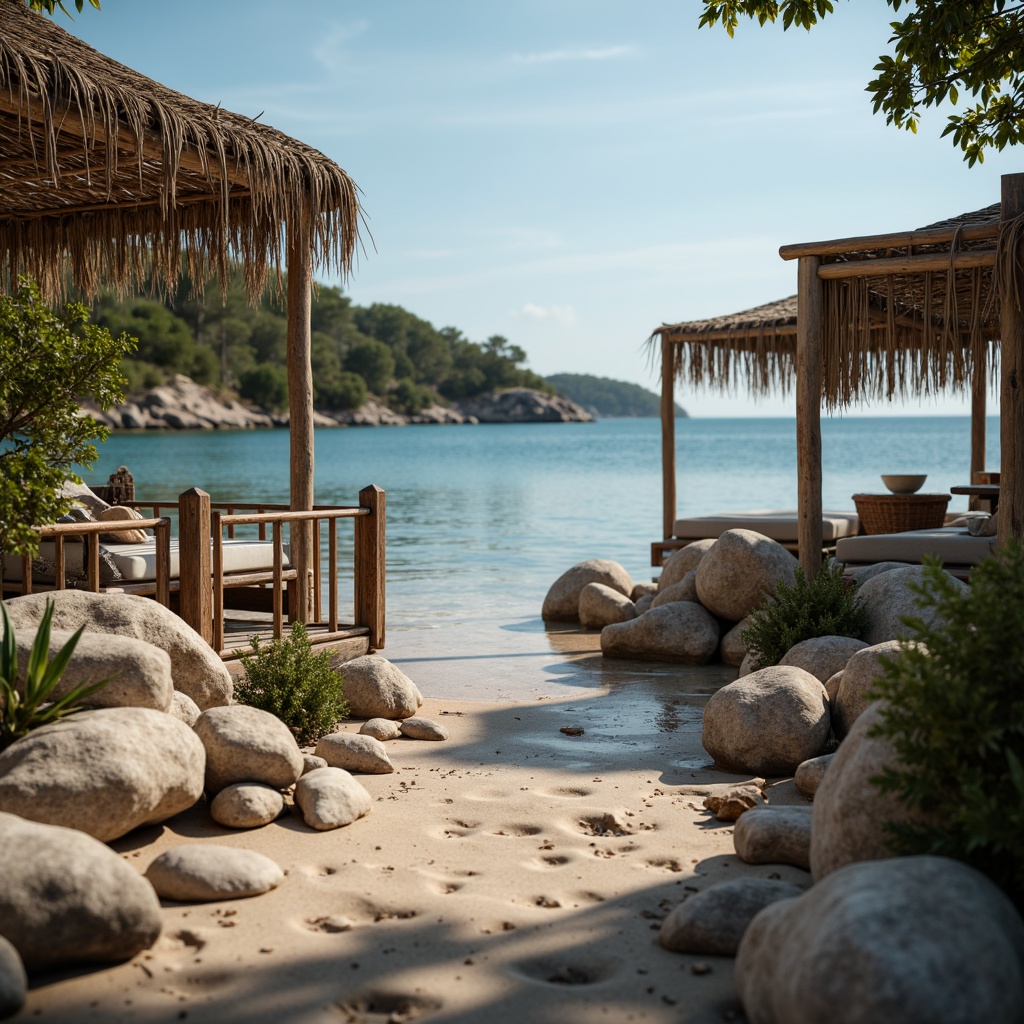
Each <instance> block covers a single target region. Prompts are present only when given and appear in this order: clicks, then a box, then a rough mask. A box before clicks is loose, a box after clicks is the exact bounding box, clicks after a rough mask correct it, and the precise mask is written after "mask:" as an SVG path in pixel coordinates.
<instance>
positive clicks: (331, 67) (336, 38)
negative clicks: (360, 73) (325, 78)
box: [313, 19, 370, 71]
mask: <svg viewBox="0 0 1024 1024" xmlns="http://www.w3.org/2000/svg"><path fill="white" fill-rule="evenodd" d="M369 27H370V23H369V22H368V21H366V20H365V19H360V20H359V21H351V22H349V23H348V24H346V25H334V26H333V27H332V28H331V29H330V31H329V32H328V33H327V34H326V35H325V36H324V37H323V39H321V40H320V42H318V43H317V45H316V46H314V47H313V56H314V57H315V58H316V60H317V61H319V62H320V63H321V64H322V65H323V66H324V67H325V68H326V69H327V70H328V71H338V70H339V69H340V68H341V67H342V65H343V64H344V63H345V54H344V52H343V51H344V47H345V44H346V43H347V42H349V40H351V39H354V38H355V37H356V36H358V35H361V34H362V33H363V32H365V31H366V30H367V29H368V28H369Z"/></svg>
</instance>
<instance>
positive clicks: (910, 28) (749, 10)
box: [700, 0, 1024, 166]
mask: <svg viewBox="0 0 1024 1024" xmlns="http://www.w3.org/2000/svg"><path fill="white" fill-rule="evenodd" d="M886 2H887V3H888V5H889V6H890V7H891V8H892V9H893V11H894V12H898V11H900V10H903V11H904V13H905V16H904V18H903V20H902V21H893V22H891V23H890V28H891V29H892V35H891V36H890V38H889V44H890V45H891V46H892V53H888V54H883V55H882V56H880V57H879V58H878V63H877V64H876V65H875V67H874V70H875V71H876V72H877V77H875V78H873V79H872V80H871V81H870V82H869V83H868V86H867V92H868V93H870V95H871V97H872V100H871V102H872V106H873V108H874V112H875V113H876V114H877V113H880V112H881V113H883V114H885V119H886V123H887V124H891V125H895V126H896V127H897V128H903V129H906V130H907V131H911V132H915V133H916V132H917V129H918V126H919V125H920V121H921V117H922V114H923V112H924V111H925V110H926V109H928V108H929V107H937V106H939V105H940V104H942V103H945V102H947V101H948V102H949V103H951V104H952V105H953V106H954V107H955V106H958V105H959V104H960V101H961V99H962V98H967V97H970V100H973V102H970V100H969V101H968V102H966V103H965V104H964V106H963V107H961V109H959V110H958V111H957V112H956V113H953V114H950V115H949V116H948V117H947V121H946V126H945V128H944V129H943V131H942V135H943V137H945V136H952V140H953V144H954V145H955V146H958V147H959V148H960V149H961V150H962V151H963V154H964V159H965V160H966V161H967V163H968V166H973V165H974V164H976V163H980V162H982V161H984V159H985V151H986V150H995V151H997V152H998V151H1000V150H1003V149H1005V148H1006V147H1007V146H1014V145H1017V144H1018V143H1019V142H1021V141H1024V5H1022V4H1021V3H1018V2H1012V0H916V2H914V3H911V0H886ZM834 13H835V5H834V4H833V3H832V0H704V11H703V13H702V14H701V16H700V27H701V28H704V27H706V26H707V27H710V26H714V25H718V24H720V25H721V26H722V27H723V28H724V29H725V31H726V32H727V33H728V34H729V35H730V36H732V35H733V34H734V33H735V31H736V29H737V27H738V26H739V23H740V20H741V19H742V18H747V19H751V20H756V21H757V22H758V23H759V24H760V25H765V24H767V23H769V22H773V23H774V22H776V21H780V20H781V22H782V27H783V29H789V28H791V27H793V26H795V27H797V28H803V29H806V30H807V31H810V30H811V29H812V28H813V27H814V26H815V25H817V24H818V22H819V21H821V20H822V19H824V18H825V17H827V16H828V15H831V14H834Z"/></svg>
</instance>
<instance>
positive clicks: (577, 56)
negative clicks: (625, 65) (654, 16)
mask: <svg viewBox="0 0 1024 1024" xmlns="http://www.w3.org/2000/svg"><path fill="white" fill-rule="evenodd" d="M636 52H637V51H636V47H635V46H602V47H585V46H570V47H565V48H564V49H561V50H544V51H543V52H541V53H514V54H512V59H513V60H514V61H515V62H516V63H517V64H558V63H563V62H565V61H576V60H617V59H618V58H619V57H632V56H633V55H634V54H635V53H636Z"/></svg>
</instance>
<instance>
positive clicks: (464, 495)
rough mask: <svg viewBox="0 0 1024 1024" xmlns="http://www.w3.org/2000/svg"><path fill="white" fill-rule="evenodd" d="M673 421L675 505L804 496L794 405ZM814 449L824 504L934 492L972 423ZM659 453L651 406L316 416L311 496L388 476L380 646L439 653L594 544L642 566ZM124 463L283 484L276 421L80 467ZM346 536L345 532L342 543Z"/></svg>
mask: <svg viewBox="0 0 1024 1024" xmlns="http://www.w3.org/2000/svg"><path fill="white" fill-rule="evenodd" d="M676 431H677V438H676V440H677V454H678V502H679V514H680V515H698V514H707V513H713V512H721V511H731V510H743V509H755V508H795V507H796V425H795V422H794V421H793V420H789V419H704V420H698V419H679V420H677V423H676ZM988 433H989V451H988V467H989V468H997V467H998V461H999V451H998V441H999V431H998V420H997V419H996V418H992V419H991V420H990V423H989V431H988ZM822 450H823V465H824V501H825V507H826V508H832V509H845V508H852V507H853V503H852V502H851V500H850V496H851V495H852V494H854V493H856V492H860V491H868V492H877V491H881V490H883V488H882V484H881V481H880V480H879V474H881V473H900V472H902V473H927V474H928V481H927V483H926V484H925V490H926V491H931V492H936V491H945V490H947V489H948V488H949V487H950V486H953V485H955V484H961V483H966V482H967V480H968V470H969V461H970V455H969V452H970V421H969V419H968V418H966V417H902V418H897V417H893V418H882V417H870V418H869V417H862V418H857V417H845V418H842V419H829V420H823V423H822ZM660 462H661V435H660V425H659V422H658V421H657V420H653V419H652V420H602V421H600V422H597V423H579V424H525V425H480V426H444V427H438V426H409V427H392V428H376V429H373V428H362V429H359V428H349V429H321V430H318V431H317V436H316V496H317V500H318V502H321V503H325V504H330V503H335V504H354V503H355V502H356V497H357V493H358V491H359V488H360V487H362V486H364V485H366V484H369V483H375V484H378V485H380V486H381V487H383V488H384V489H385V490H386V491H387V552H388V556H387V601H388V644H387V648H386V653H387V654H388V655H389V656H393V657H394V656H398V655H402V656H408V657H409V658H414V659H417V660H423V661H428V662H436V663H441V662H442V661H443V659H444V658H445V657H446V656H450V655H453V654H454V653H456V652H457V651H465V650H467V649H470V648H472V649H484V648H487V647H488V645H489V644H491V643H494V644H497V643H501V642H505V641H503V640H502V637H504V638H505V640H509V639H510V637H509V634H510V633H527V634H529V633H533V632H536V631H538V630H540V629H541V626H540V624H539V612H540V606H541V602H542V601H543V598H544V594H545V591H546V590H547V588H548V586H549V585H550V583H551V582H552V581H553V580H554V579H555V578H556V577H557V576H558V575H559V574H560V573H561V572H562V571H564V570H565V569H566V568H568V567H569V566H571V565H573V564H575V563H576V562H579V561H582V560H583V559H585V558H595V557H601V558H611V559H615V560H616V561H619V562H621V563H622V564H623V565H625V566H626V568H627V569H629V571H630V573H631V574H632V575H633V578H634V579H635V580H643V579H650V578H651V573H652V570H651V567H650V564H649V563H650V557H649V554H650V542H651V541H653V540H656V539H659V538H660V535H661V465H660ZM121 464H124V465H127V466H128V467H129V468H130V469H131V470H132V472H133V474H134V475H135V479H136V484H137V492H138V497H139V498H140V499H151V498H152V499H155V498H163V499H173V498H175V497H176V496H177V495H178V494H179V493H180V492H181V491H183V490H185V489H186V488H188V487H191V486H198V487H201V488H203V489H204V490H207V491H209V492H210V494H211V495H212V496H213V498H214V500H223V501H227V500H230V499H234V500H242V501H245V500H247V501H255V500H266V501H287V498H288V434H287V432H286V431H283V430H278V431H240V432H174V433H171V432H168V433H140V434H117V435H114V436H113V437H111V438H110V440H108V441H107V442H106V443H105V444H103V445H102V446H101V449H100V458H99V460H98V462H97V463H96V465H95V467H94V469H93V471H92V472H91V473H86V474H84V475H85V478H86V480H87V481H92V482H99V483H102V482H105V481H106V478H107V476H108V475H109V473H110V472H112V471H113V470H114V469H116V468H117V466H118V465H121ZM956 507H966V499H965V498H961V499H954V501H953V502H952V503H951V504H950V508H951V509H952V508H956ZM349 538H350V531H349V529H347V528H345V529H342V530H340V532H339V539H340V540H342V542H343V545H344V544H345V542H347V541H348V540H349ZM345 550H350V548H347V547H343V551H345ZM343 557H347V555H344V554H343ZM342 594H343V597H345V596H347V593H346V591H345V590H344V589H343V591H342ZM488 638H490V639H488ZM481 685H482V686H483V687H484V689H485V690H486V691H487V693H488V694H490V693H491V692H492V690H493V686H492V685H491V684H489V683H488V682H487V681H486V680H484V681H482V683H481Z"/></svg>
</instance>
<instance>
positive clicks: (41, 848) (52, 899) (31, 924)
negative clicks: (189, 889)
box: [0, 712, 163, 971]
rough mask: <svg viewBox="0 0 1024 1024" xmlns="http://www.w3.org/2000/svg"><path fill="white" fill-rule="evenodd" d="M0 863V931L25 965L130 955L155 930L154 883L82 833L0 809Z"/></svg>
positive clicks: (145, 945)
mask: <svg viewBox="0 0 1024 1024" xmlns="http://www.w3.org/2000/svg"><path fill="white" fill-rule="evenodd" d="M152 713H153V714H159V712H152ZM0 864H2V865H3V874H4V884H3V885H2V886H0V935H3V936H5V937H6V938H7V939H8V940H9V941H10V943H11V945H13V946H14V948H15V949H16V950H17V951H18V955H19V956H20V957H21V959H22V961H23V963H24V964H25V966H26V967H27V968H28V969H29V970H30V971H34V970H39V969H42V968H46V967H53V966H63V965H66V964H74V963H109V962H114V961H118V960H128V959H130V958H131V957H133V956H135V954H136V953H140V952H142V950H144V949H149V947H150V946H152V945H153V943H154V942H156V940H157V938H158V937H159V935H160V929H161V928H162V926H163V918H162V917H161V914H160V901H159V900H158V899H157V898H156V893H155V892H153V887H152V886H151V885H150V884H149V883H148V882H147V881H146V880H145V879H144V878H142V876H141V875H140V874H139V873H138V872H137V871H136V870H135V869H134V868H133V867H132V866H131V865H130V864H128V863H127V862H125V861H124V860H122V859H121V857H119V856H118V855H117V854H116V853H114V851H113V850H111V849H110V848H109V847H107V846H105V845H104V844H103V843H101V842H99V841H98V840H96V839H93V838H92V837H91V836H88V835H86V834H85V833H84V832H79V831H77V830H75V829H70V828H61V827H59V826H56V825H41V824H39V823H38V822H34V821H26V820H25V819H24V818H19V817H16V816H15V815H13V814H3V813H0Z"/></svg>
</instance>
